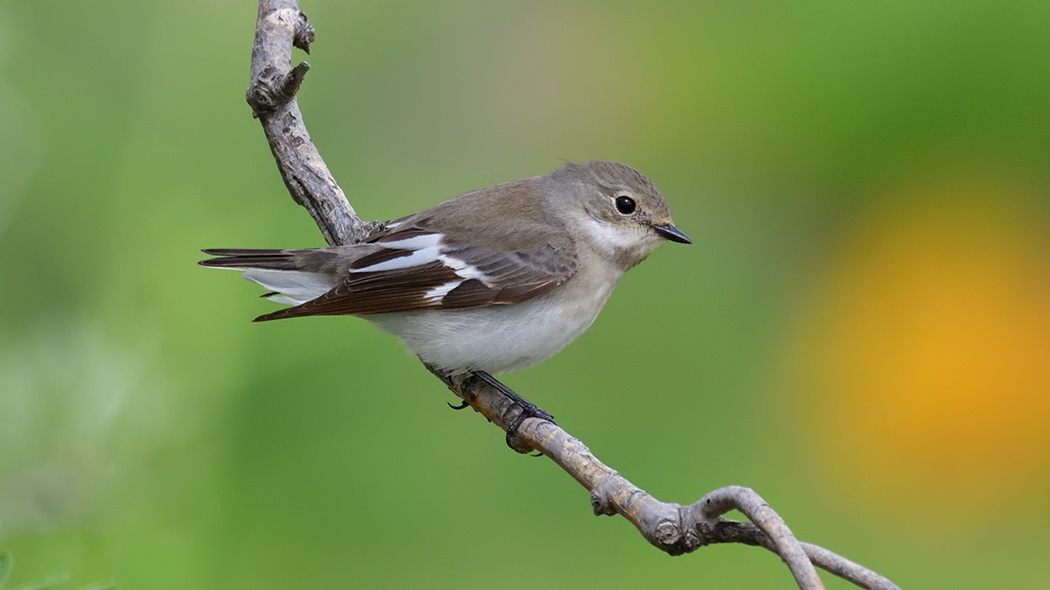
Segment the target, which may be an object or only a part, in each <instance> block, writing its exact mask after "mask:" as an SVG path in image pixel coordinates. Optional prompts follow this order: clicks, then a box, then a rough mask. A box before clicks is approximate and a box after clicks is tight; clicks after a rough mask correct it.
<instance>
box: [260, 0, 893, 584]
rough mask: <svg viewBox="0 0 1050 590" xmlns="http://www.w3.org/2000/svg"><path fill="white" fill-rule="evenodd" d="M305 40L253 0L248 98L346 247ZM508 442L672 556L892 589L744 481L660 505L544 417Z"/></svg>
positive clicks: (501, 401)
mask: <svg viewBox="0 0 1050 590" xmlns="http://www.w3.org/2000/svg"><path fill="white" fill-rule="evenodd" d="M313 39H314V30H313V27H311V26H310V24H309V23H308V22H307V20H306V15H305V14H303V13H302V12H301V11H300V10H299V6H298V2H297V0H260V1H259V18H258V25H257V27H256V31H255V44H254V47H253V49H252V66H251V72H252V81H251V86H250V87H249V88H248V93H247V98H248V104H249V105H251V107H252V112H253V113H254V114H255V116H256V117H257V118H258V119H259V120H260V121H261V122H262V125H263V130H264V131H265V133H266V138H267V139H268V140H269V142H270V149H271V151H272V152H273V157H274V160H276V162H277V168H278V169H279V170H280V171H281V176H282V177H283V178H284V183H285V185H286V186H287V187H288V191H289V192H290V193H291V195H292V198H293V199H295V201H296V202H297V203H299V204H300V205H302V206H303V207H305V208H306V210H307V211H309V212H310V215H311V216H313V218H314V221H315V222H316V223H317V225H318V227H319V228H320V229H321V233H322V234H324V237H325V240H326V241H327V242H328V243H329V244H330V245H348V244H354V243H357V242H360V241H361V240H363V239H365V238H367V237H368V236H369V235H370V234H372V233H373V232H375V231H378V230H379V229H381V228H382V227H383V224H382V223H380V222H377V221H369V222H365V221H361V219H360V218H359V217H358V216H357V214H356V213H355V212H354V210H353V208H352V207H351V206H350V203H349V202H348V201H347V200H346V196H345V195H344V194H343V191H342V189H340V188H339V185H338V184H337V183H336V182H335V179H333V178H332V175H331V174H330V173H329V171H328V168H327V167H326V166H325V164H324V161H323V160H322V159H321V155H320V154H319V153H318V151H317V148H316V147H314V144H313V142H312V141H311V140H310V134H309V133H307V131H306V126H305V125H304V124H303V118H302V114H301V113H300V112H299V106H298V104H297V102H296V100H295V95H296V93H297V92H298V90H299V87H300V85H301V84H302V82H303V77H304V76H305V75H306V72H307V70H309V67H310V66H309V65H308V64H306V63H305V62H303V63H301V64H299V65H298V66H296V67H294V68H292V67H291V56H292V47H293V46H295V47H299V48H300V49H302V50H304V51H306V52H307V53H309V47H310V43H311V42H312V41H313ZM435 375H436V374H435ZM437 376H438V378H439V379H441V380H442V381H443V382H444V383H445V385H447V386H448V388H449V389H450V390H452V392H453V393H455V394H456V395H457V396H459V397H460V398H462V399H463V400H464V401H466V402H467V403H469V404H470V406H471V407H473V408H474V410H475V411H477V412H479V413H481V415H483V416H484V417H485V418H487V419H488V420H489V421H490V422H492V423H493V424H495V425H496V426H499V427H500V428H502V429H503V430H504V431H506V430H507V429H508V428H509V427H510V425H512V424H514V421H515V420H516V419H517V417H518V416H519V415H520V414H521V412H522V411H523V408H522V407H521V406H519V405H518V404H517V403H515V402H514V401H513V400H512V399H510V398H509V397H507V396H505V395H504V394H503V393H502V392H500V391H498V390H497V389H496V388H494V387H492V386H491V385H489V384H488V383H486V382H484V381H483V380H481V379H479V378H477V377H474V376H469V375H468V376H462V377H454V378H447V377H442V376H441V375H437ZM508 442H510V443H512V444H513V445H514V447H515V450H517V451H519V452H522V453H527V452H531V451H534V450H535V451H539V452H540V453H542V454H544V455H546V456H547V457H550V458H551V460H553V461H554V462H555V463H557V465H558V466H559V467H561V468H562V469H563V470H565V472H566V473H568V474H569V475H571V476H572V477H573V478H574V479H576V481H578V482H580V484H581V485H583V487H585V488H587V490H589V491H590V493H591V504H592V507H593V509H594V513H595V514H596V515H603V514H604V515H614V514H619V515H621V516H623V517H624V518H626V519H627V520H628V521H630V522H631V523H632V524H634V526H635V527H637V528H638V531H639V532H641V534H642V536H643V537H645V539H646V540H647V541H649V542H650V543H651V544H653V545H654V546H656V547H657V548H659V549H660V550H662V551H664V552H666V553H669V554H671V555H681V554H683V553H689V552H692V551H695V550H696V549H698V548H700V547H703V546H705V545H711V544H716V543H741V544H744V545H755V546H759V547H765V548H766V549H769V550H770V551H773V552H774V553H776V554H777V555H779V556H780V557H781V559H783V560H784V561H785V562H786V563H787V565H788V568H790V570H791V573H792V575H793V576H794V577H795V581H796V582H797V583H798V586H799V588H802V589H803V590H816V589H821V588H824V585H823V583H822V582H821V581H820V578H819V577H818V576H817V572H816V570H815V569H814V565H816V566H817V567H820V568H822V569H824V570H826V571H828V572H830V573H832V574H834V575H836V576H839V577H841V578H843V579H845V580H848V581H850V582H852V583H854V584H856V585H857V586H859V587H861V588H868V589H871V590H899V589H898V587H897V586H896V585H895V584H893V582H890V581H889V580H887V579H886V578H883V577H882V576H880V575H878V574H876V573H875V572H873V571H871V570H868V569H866V568H864V567H862V566H860V565H857V564H856V563H853V562H851V561H849V560H847V559H845V558H843V557H841V556H839V555H837V554H835V553H833V552H831V551H828V550H827V549H823V548H821V547H817V546H816V545H810V544H808V543H800V542H799V541H798V540H797V539H795V536H794V535H793V534H792V533H791V530H790V529H789V528H788V526H787V524H786V523H785V522H784V520H783V519H782V518H780V516H779V515H777V513H776V512H774V511H773V509H772V508H770V507H769V504H767V503H766V502H765V501H764V500H763V499H762V498H761V497H760V496H759V495H758V494H756V493H755V492H754V491H752V490H751V489H749V488H745V487H740V486H729V487H725V488H721V489H718V490H715V491H713V492H711V493H710V494H707V495H706V496H704V497H703V498H701V499H700V500H699V501H697V502H695V503H694V504H690V505H688V506H681V505H679V504H674V503H666V502H660V501H659V500H657V499H656V498H653V497H652V496H651V495H649V494H648V493H646V492H645V491H644V490H642V489H641V488H639V487H637V486H635V485H634V484H632V483H631V482H629V481H627V480H626V479H625V478H624V477H622V476H621V475H620V474H619V473H617V472H616V471H615V470H613V469H611V468H609V467H608V466H606V465H605V464H604V463H602V462H601V461H599V460H598V459H597V458H596V457H595V456H594V455H593V454H592V453H591V451H590V449H588V448H587V447H586V446H585V445H584V444H583V443H582V442H580V441H579V440H578V439H576V438H574V437H572V436H571V435H570V434H569V433H568V432H566V431H565V430H563V429H562V428H561V427H559V426H557V425H555V424H553V423H551V422H548V421H545V420H540V419H537V418H527V419H525V420H524V421H523V422H522V423H521V424H520V425H519V428H518V431H517V433H516V435H515V436H513V437H509V438H508ZM731 510H738V511H740V512H742V513H743V514H744V515H746V516H747V517H748V518H749V519H750V520H751V522H739V521H734V520H728V519H726V518H724V516H723V515H724V514H726V513H728V512H729V511H731Z"/></svg>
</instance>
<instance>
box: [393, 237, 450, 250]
mask: <svg viewBox="0 0 1050 590" xmlns="http://www.w3.org/2000/svg"><path fill="white" fill-rule="evenodd" d="M444 239H445V236H444V235H443V234H423V235H421V236H414V237H411V238H405V239H403V240H394V241H392V242H379V245H380V246H382V247H384V248H393V249H395V250H420V249H423V248H433V247H436V246H439V245H441V241H442V240H444Z"/></svg>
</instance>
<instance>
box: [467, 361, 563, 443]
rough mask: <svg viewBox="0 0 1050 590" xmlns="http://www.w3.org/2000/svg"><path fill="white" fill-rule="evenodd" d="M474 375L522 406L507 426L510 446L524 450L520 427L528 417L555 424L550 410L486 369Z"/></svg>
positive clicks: (475, 372)
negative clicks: (538, 404) (523, 395)
mask: <svg viewBox="0 0 1050 590" xmlns="http://www.w3.org/2000/svg"><path fill="white" fill-rule="evenodd" d="M474 375H475V376H476V377H477V378H479V379H481V380H482V381H484V382H485V383H488V384H489V385H491V386H493V387H495V388H496V389H498V390H499V392H500V393H502V394H503V395H505V396H507V397H509V398H510V399H511V401H513V402H514V403H515V404H517V405H518V407H520V408H521V412H520V413H519V414H518V417H517V418H515V419H514V422H512V423H511V424H510V426H508V427H507V446H508V447H510V448H512V449H514V450H515V451H518V452H519V453H520V452H522V451H521V448H522V447H523V446H524V445H522V444H521V443H520V442H518V428H520V427H521V423H522V422H524V421H525V419H526V418H539V419H540V420H546V421H547V422H550V423H551V424H555V422H554V416H552V415H551V414H550V413H549V412H547V411H545V410H542V409H540V408H539V407H538V406H537V405H536V404H534V403H532V402H530V401H529V400H527V399H525V398H523V397H521V396H520V395H518V394H517V393H515V392H514V390H513V389H511V388H509V387H507V386H506V385H504V384H502V383H500V382H499V380H498V379H496V378H495V377H493V376H492V375H489V374H488V373H486V372H485V371H474ZM515 443H517V444H515Z"/></svg>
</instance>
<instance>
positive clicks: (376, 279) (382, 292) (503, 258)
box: [255, 232, 578, 321]
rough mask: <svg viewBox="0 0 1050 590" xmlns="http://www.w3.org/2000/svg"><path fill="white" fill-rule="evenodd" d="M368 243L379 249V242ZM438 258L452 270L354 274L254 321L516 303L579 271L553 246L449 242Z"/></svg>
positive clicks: (435, 266)
mask: <svg viewBox="0 0 1050 590" xmlns="http://www.w3.org/2000/svg"><path fill="white" fill-rule="evenodd" d="M397 233H401V232H397ZM401 239H403V238H401ZM372 243H374V244H377V245H381V244H382V241H376V242H372ZM442 254H443V255H444V256H445V257H446V259H447V260H449V261H450V262H451V263H452V264H453V266H449V265H446V264H445V263H443V262H442V261H440V260H434V261H431V262H428V263H426V264H421V265H418V266H412V267H408V268H400V269H394V270H383V271H376V272H367V271H361V270H356V271H354V272H350V273H348V275H347V276H346V278H345V279H344V280H343V282H342V283H341V284H340V285H338V286H336V287H335V288H333V289H332V290H331V291H329V292H327V293H325V294H324V295H322V296H320V297H318V298H317V299H313V300H311V301H307V302H306V303H303V304H302V305H298V306H295V307H289V308H287V309H282V310H278V311H275V312H273V313H269V314H266V315H263V316H259V317H258V318H256V320H255V321H268V320H276V319H281V318H290V317H301V316H311V315H367V314H374V313H392V312H407V311H416V310H423V309H466V308H472V307H482V306H486V305H500V304H512V303H519V302H521V301H525V300H526V299H530V298H532V297H535V296H537V295H540V294H541V293H545V292H547V291H549V290H550V289H553V288H554V287H556V286H558V285H560V284H562V283H564V282H565V281H567V280H569V279H570V278H572V276H573V275H575V274H576V271H577V270H578V261H577V259H576V256H575V252H574V251H572V250H571V249H570V248H558V247H555V246H553V245H551V244H545V245H543V246H540V247H538V248H535V249H532V250H528V251H524V252H520V251H515V252H501V251H498V250H492V249H489V248H483V247H480V246H473V245H468V244H461V243H449V244H444V245H443V249H442ZM397 256H398V254H389V255H388V254H384V253H383V252H382V251H381V252H377V253H374V254H370V255H369V257H371V258H372V259H371V261H369V262H368V263H367V264H359V263H357V262H355V263H354V264H353V265H352V268H355V269H363V268H367V267H368V266H370V265H372V264H379V263H382V262H385V261H388V260H393V259H396V257H397ZM457 268H458V269H460V270H459V271H457ZM464 269H466V270H464ZM435 290H436V291H435ZM428 294H429V296H428Z"/></svg>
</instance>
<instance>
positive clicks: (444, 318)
mask: <svg viewBox="0 0 1050 590" xmlns="http://www.w3.org/2000/svg"><path fill="white" fill-rule="evenodd" d="M619 274H620V273H618V272H617V273H616V276H615V277H613V280H611V281H610V280H606V281H599V280H596V279H597V277H594V276H588V274H586V273H581V274H579V275H577V276H575V277H573V278H572V279H570V280H569V281H568V282H566V283H564V284H563V285H560V286H558V287H555V288H554V290H552V291H550V292H549V293H545V294H543V295H540V296H538V297H534V298H532V299H529V300H527V301H524V302H522V303H517V304H513V305H493V306H489V307H479V308H475V309H461V310H428V311H416V312H407V313H389V314H376V315H368V316H362V317H364V318H366V319H368V320H371V321H372V322H374V323H375V324H376V325H377V326H379V327H380V328H381V329H383V330H385V331H387V332H389V333H391V334H393V335H395V336H397V337H398V338H400V339H401V340H402V341H403V342H404V343H405V345H406V346H408V348H409V349H410V350H411V351H412V352H413V353H415V354H416V355H417V356H418V357H419V358H420V360H422V361H423V362H424V363H427V364H428V365H430V366H432V367H434V368H436V369H438V370H441V371H443V372H445V373H447V374H458V373H465V372H468V371H475V370H481V371H487V372H489V373H493V374H500V373H508V372H511V371H516V370H519V369H524V368H526V367H531V366H532V365H535V364H537V363H540V362H543V361H545V360H547V359H548V358H550V357H551V356H553V355H554V354H555V353H557V352H558V351H560V350H561V349H562V348H565V346H567V345H568V344H569V343H570V342H572V341H573V340H575V339H576V338H577V337H578V336H580V334H583V333H584V332H585V331H586V330H587V328H588V327H590V325H591V324H592V323H593V322H594V319H595V318H596V317H597V316H598V312H599V311H601V309H602V306H604V305H605V301H606V299H608V298H609V294H610V293H611V292H612V290H613V287H615V285H616V281H617V280H618V279H619Z"/></svg>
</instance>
